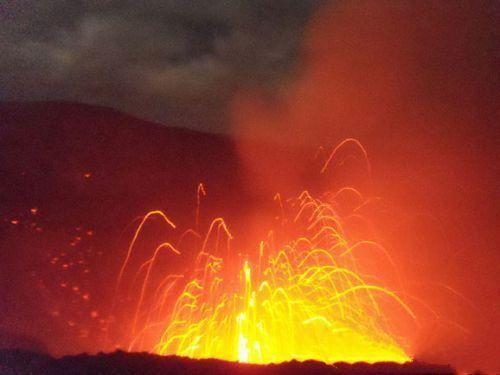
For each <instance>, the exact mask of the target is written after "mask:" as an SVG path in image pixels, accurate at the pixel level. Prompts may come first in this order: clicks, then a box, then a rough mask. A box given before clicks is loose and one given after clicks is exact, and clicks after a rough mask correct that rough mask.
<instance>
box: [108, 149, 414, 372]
mask: <svg viewBox="0 0 500 375" xmlns="http://www.w3.org/2000/svg"><path fill="white" fill-rule="evenodd" d="M353 142H354V140H353ZM359 146H360V147H361V145H359ZM338 149H339V147H337V148H335V149H334V152H333V153H332V154H331V155H330V156H329V158H327V160H326V162H325V164H324V166H323V168H322V171H323V172H324V170H325V169H326V168H327V167H328V165H329V163H330V161H331V160H332V158H333V157H335V152H336V151H337V150H338ZM363 151H364V150H363ZM346 194H350V195H354V196H355V197H356V198H357V199H358V201H359V204H358V206H357V207H356V208H355V209H354V210H353V212H352V213H351V214H350V215H351V216H352V215H357V214H356V212H357V210H358V209H359V208H360V207H362V206H363V205H366V204H367V199H365V198H363V196H362V195H361V193H360V192H359V191H357V190H356V189H355V188H353V187H344V188H342V189H340V190H339V191H336V192H326V193H324V194H321V195H320V196H318V197H316V196H313V194H312V193H310V192H309V191H302V192H301V193H300V194H298V195H297V196H296V197H294V198H292V199H282V197H281V196H280V194H276V196H275V197H274V200H275V201H276V205H277V206H278V208H279V215H277V217H276V218H275V219H276V221H275V224H274V225H273V227H271V228H270V229H269V231H268V234H267V237H266V238H263V239H261V240H260V241H256V244H255V246H254V247H253V250H252V251H248V250H246V251H245V252H243V255H242V252H237V251H235V250H234V249H233V248H232V246H231V245H232V240H233V234H232V233H231V231H230V230H229V227H228V225H227V224H226V222H225V221H224V220H223V219H222V218H216V219H215V220H213V221H212V222H211V225H210V226H209V229H208V231H207V232H206V234H205V235H204V236H201V235H200V234H199V233H198V231H196V230H194V229H189V230H188V231H186V232H184V233H183V234H182V235H181V236H180V239H179V241H177V242H176V244H174V243H173V242H164V243H162V244H160V245H159V246H158V247H156V249H154V251H153V252H152V256H151V257H150V258H149V259H148V260H147V261H146V262H144V263H143V264H142V265H141V266H140V267H139V268H138V269H135V270H130V269H131V268H133V267H131V266H130V264H129V263H130V262H129V261H130V258H131V256H132V254H133V253H134V251H136V242H137V241H138V239H139V238H140V237H141V233H142V232H143V230H144V227H145V226H146V225H147V224H148V223H149V222H150V221H153V220H155V221H156V220H161V221H163V222H164V223H165V224H166V225H167V226H168V227H170V228H175V224H174V223H173V222H172V221H171V220H170V219H169V218H168V217H167V216H166V215H165V214H164V213H163V212H162V211H151V212H149V213H148V214H147V215H146V216H144V218H143V219H142V221H141V223H140V225H139V226H138V228H137V229H136V231H135V234H134V237H133V240H132V242H131V244H130V247H129V248H128V252H127V255H126V259H125V260H124V262H123V264H122V267H121V270H120V274H119V277H118V280H117V286H116V290H117V295H119V294H120V293H122V292H123V289H124V287H123V286H122V281H123V278H124V275H125V274H126V273H128V272H135V276H134V283H133V284H135V285H139V287H138V289H137V290H138V291H139V292H138V293H137V295H138V296H137V298H135V299H134V301H135V302H134V306H135V308H134V313H133V315H134V318H133V322H132V325H131V326H132V328H131V330H132V337H133V339H132V340H131V342H130V344H129V350H134V349H137V348H142V347H144V345H145V342H147V337H149V336H148V335H151V334H152V333H153V336H154V334H155V333H156V334H157V333H158V332H161V334H159V335H157V338H156V339H154V344H153V345H152V347H150V350H151V351H152V352H155V353H158V354H162V355H179V356H187V357H191V358H218V359H224V360H229V361H240V362H249V363H277V362H283V361H289V360H292V359H297V360H307V359H314V360H319V361H324V362H326V363H333V362H338V361H343V362H351V363H352V362H358V361H365V362H369V363H373V362H379V361H392V362H398V363H403V362H406V361H409V360H410V356H409V354H408V351H407V347H405V343H404V340H401V338H399V337H398V335H396V334H395V333H394V332H392V329H391V316H392V315H394V311H397V314H404V315H405V316H407V317H410V318H412V319H415V314H414V313H413V311H412V309H411V308H410V307H409V306H408V304H407V303H406V302H405V301H403V299H402V298H401V297H400V295H399V294H398V293H396V292H395V291H394V290H391V289H389V288H386V287H385V286H384V285H383V284H382V283H381V281H380V280H379V278H377V277H375V276H376V275H367V274H364V273H363V272H362V271H361V270H360V268H359V267H358V262H357V256H358V255H359V254H361V253H364V252H365V251H366V249H365V250H363V251H360V250H362V249H363V248H366V247H368V248H370V249H371V251H372V252H373V253H378V254H380V255H381V256H382V257H384V258H386V260H387V261H388V262H387V263H388V264H392V265H393V262H392V259H391V257H390V255H389V254H388V252H387V251H386V250H385V249H384V248H383V247H382V246H380V245H378V244H377V243H376V242H373V241H369V240H356V241H353V240H351V239H350V238H349V236H348V235H347V233H346V231H345V230H344V220H345V219H346V218H345V217H342V216H341V215H340V214H339V213H338V212H337V210H336V205H337V202H338V200H339V199H341V197H342V196H343V195H346ZM202 195H205V189H204V187H203V185H202V184H200V186H199V187H198V193H197V202H198V207H197V214H196V221H197V222H198V215H199V203H200V199H201V196H202ZM197 226H198V225H197ZM188 237H192V238H194V239H195V241H194V242H195V243H196V244H197V245H196V247H197V255H196V257H195V260H194V262H193V266H192V268H191V271H190V272H188V273H186V274H179V275H176V274H166V275H163V276H162V277H158V275H155V276H154V274H155V273H156V272H157V271H156V267H155V264H156V263H157V261H158V259H159V258H160V256H161V255H162V254H168V256H169V257H170V256H183V253H184V252H185V251H184V249H183V246H184V245H183V243H185V242H186V239H187V238H188ZM186 253H189V252H188V251H186ZM163 256H166V255H163ZM388 306H390V309H389V310H390V312H391V313H390V314H388V313H387V307H388Z"/></svg>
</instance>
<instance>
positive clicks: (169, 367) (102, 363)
mask: <svg viewBox="0 0 500 375" xmlns="http://www.w3.org/2000/svg"><path fill="white" fill-rule="evenodd" d="M0 373H2V374H27V373H36V374H186V375H189V374H213V375H218V374H221V375H222V374H243V375H254V374H255V375H257V374H316V375H322V374H325V375H326V374H330V375H341V374H352V375H354V374H369V375H375V374H412V375H414V374H436V375H444V374H455V373H456V372H455V370H454V369H453V368H452V367H451V366H449V365H431V364H426V363H421V362H416V361H415V362H411V363H405V364H396V363H390V362H381V363H375V364H368V363H362V362H361V363H354V364H348V363H343V362H340V363H336V364H333V365H328V364H325V363H322V362H318V361H312V360H310V361H304V362H299V361H291V362H285V363H281V364H269V365H254V364H244V363H234V362H227V361H222V360H218V359H190V358H184V357H177V356H159V355H154V354H148V353H127V352H123V351H116V352H113V353H99V354H97V355H88V354H79V355H73V356H65V357H62V358H59V359H55V358H52V357H50V356H48V355H44V354H39V353H33V352H28V351H23V350H0Z"/></svg>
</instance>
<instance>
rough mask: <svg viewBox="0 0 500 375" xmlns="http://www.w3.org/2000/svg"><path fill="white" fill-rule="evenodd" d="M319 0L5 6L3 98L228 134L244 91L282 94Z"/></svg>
mask: <svg viewBox="0 0 500 375" xmlns="http://www.w3.org/2000/svg"><path fill="white" fill-rule="evenodd" d="M319 3H321V1H318V0H278V1H277V0H257V1H245V0H231V1H227V0H210V1H175V0H160V1H149V2H147V3H138V2H137V1H112V0H111V1H72V0H69V1H60V0H58V1H52V0H40V1H29V0H7V1H2V2H1V3H0V25H1V27H0V50H1V51H2V53H1V56H0V90H1V91H0V95H1V99H2V100H9V101H31V100H66V101H78V102H85V103H89V104H98V105H104V106H111V107H114V108H118V109H121V110H123V111H125V112H128V113H132V114H134V115H137V116H139V117H142V118H146V119H150V120H155V121H159V122H162V123H167V124H176V125H186V126H189V127H192V128H195V129H200V130H205V131H207V130H210V131H217V132H220V131H224V130H225V129H226V128H227V116H226V112H227V111H226V104H227V102H228V100H229V98H230V97H231V96H232V95H233V93H234V92H235V91H236V90H238V89H240V88H242V87H251V86H253V85H259V86H262V85H265V86H267V87H269V88H274V87H276V85H278V83H279V82H280V81H282V80H284V79H286V77H287V75H289V74H290V73H291V72H292V70H293V67H294V65H295V63H296V61H297V50H298V44H299V41H300V39H301V35H302V31H303V28H304V26H305V23H306V21H307V20H308V18H309V16H310V14H311V12H312V11H313V10H314V9H316V8H317V6H318V4H319Z"/></svg>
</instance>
